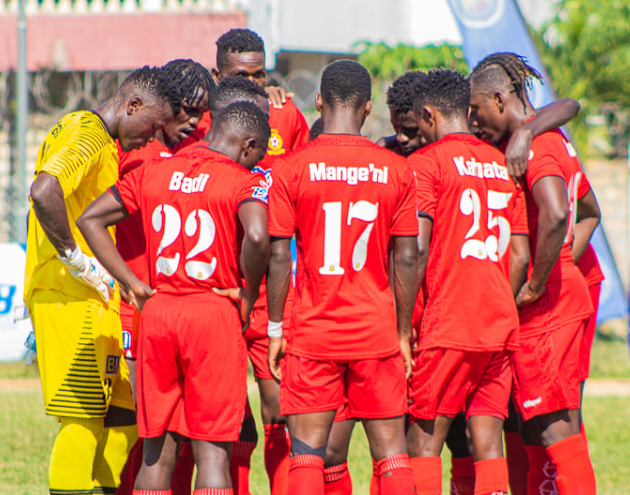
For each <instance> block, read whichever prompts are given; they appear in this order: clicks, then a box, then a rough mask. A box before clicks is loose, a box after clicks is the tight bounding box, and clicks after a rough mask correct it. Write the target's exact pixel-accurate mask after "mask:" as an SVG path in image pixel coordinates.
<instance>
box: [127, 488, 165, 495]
mask: <svg viewBox="0 0 630 495" xmlns="http://www.w3.org/2000/svg"><path fill="white" fill-rule="evenodd" d="M132 494H133V495H171V491H170V490H136V489H134V490H133V492H132Z"/></svg>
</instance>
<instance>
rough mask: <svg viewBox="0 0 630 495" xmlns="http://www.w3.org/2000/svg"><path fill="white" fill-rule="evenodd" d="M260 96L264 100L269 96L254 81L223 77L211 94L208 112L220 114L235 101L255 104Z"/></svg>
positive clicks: (236, 77)
mask: <svg viewBox="0 0 630 495" xmlns="http://www.w3.org/2000/svg"><path fill="white" fill-rule="evenodd" d="M261 96H262V97H263V98H265V99H266V98H267V97H268V96H269V95H267V92H266V91H265V89H264V88H262V87H261V86H259V85H258V84H256V83H255V82H254V81H251V80H249V79H247V78H246V77H240V76H230V77H224V78H223V79H221V81H220V82H219V85H218V86H217V88H216V89H215V90H214V91H213V92H212V94H211V97H210V110H211V111H212V112H213V113H220V112H221V111H223V110H224V109H225V108H226V107H227V106H228V105H229V104H231V103H234V102H236V101H249V102H250V103H256V99H257V98H258V97H261Z"/></svg>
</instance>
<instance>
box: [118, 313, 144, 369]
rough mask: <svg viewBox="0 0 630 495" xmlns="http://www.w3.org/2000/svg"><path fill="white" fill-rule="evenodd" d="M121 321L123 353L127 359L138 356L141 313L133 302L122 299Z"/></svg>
mask: <svg viewBox="0 0 630 495" xmlns="http://www.w3.org/2000/svg"><path fill="white" fill-rule="evenodd" d="M120 323H121V326H122V335H123V353H124V356H125V357H126V358H127V359H136V358H137V357H138V329H139V326H140V313H139V312H138V310H137V309H136V308H135V306H134V305H133V304H128V303H126V302H125V301H120Z"/></svg>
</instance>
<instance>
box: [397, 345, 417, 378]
mask: <svg viewBox="0 0 630 495" xmlns="http://www.w3.org/2000/svg"><path fill="white" fill-rule="evenodd" d="M399 342H400V353H401V354H402V357H403V360H404V361H405V375H406V377H407V380H409V378H410V377H411V370H412V369H413V364H414V363H413V358H412V357H411V356H412V354H411V343H410V342H409V339H400V340H399Z"/></svg>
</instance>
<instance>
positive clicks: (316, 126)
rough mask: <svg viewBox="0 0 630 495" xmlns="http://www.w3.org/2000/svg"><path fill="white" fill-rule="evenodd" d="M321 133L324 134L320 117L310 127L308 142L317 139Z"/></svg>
mask: <svg viewBox="0 0 630 495" xmlns="http://www.w3.org/2000/svg"><path fill="white" fill-rule="evenodd" d="M322 132H324V123H323V122H322V119H321V117H319V118H318V119H317V120H316V121H315V122H313V125H312V126H311V131H310V132H309V134H308V140H309V141H312V140H313V139H315V138H317V136H319V135H320V134H321V133H322Z"/></svg>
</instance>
